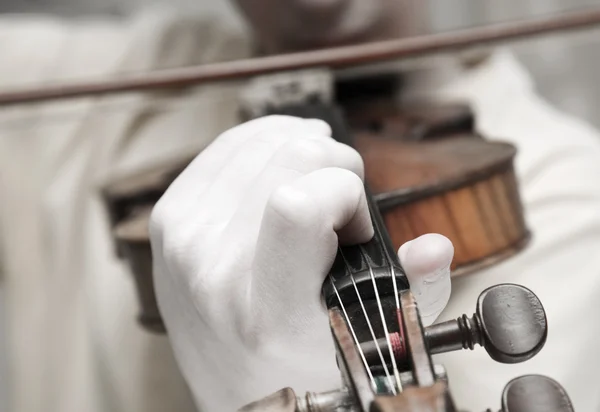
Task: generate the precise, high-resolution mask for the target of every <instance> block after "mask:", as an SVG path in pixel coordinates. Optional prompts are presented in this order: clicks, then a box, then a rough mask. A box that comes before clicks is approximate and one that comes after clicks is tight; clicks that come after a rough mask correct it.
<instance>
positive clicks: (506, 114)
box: [439, 53, 600, 411]
mask: <svg viewBox="0 0 600 412" xmlns="http://www.w3.org/2000/svg"><path fill="white" fill-rule="evenodd" d="M448 93H449V95H450V96H453V97H458V98H462V99H466V100H468V101H470V102H471V104H472V105H473V108H474V110H475V113H476V116H477V128H478V129H479V130H480V131H481V132H482V133H483V134H484V135H486V136H488V137H490V138H491V139H497V140H504V141H509V142H511V143H513V144H515V145H516V146H517V149H518V155H517V159H516V169H517V176H518V179H519V183H520V188H521V194H522V199H523V202H524V206H525V213H526V221H527V223H528V226H529V228H530V229H531V231H532V234H533V239H532V242H531V244H530V245H529V246H528V247H527V248H526V249H525V250H524V251H522V252H521V253H519V254H518V255H517V256H515V257H512V258H510V259H508V260H507V261H505V262H503V263H501V264H499V265H497V266H495V267H492V268H490V269H487V270H484V271H481V272H479V273H475V274H473V275H470V276H465V277H463V278H457V279H454V281H453V285H452V287H453V290H452V297H451V302H450V304H449V305H448V307H447V309H446V311H445V312H444V314H443V316H442V319H440V320H448V319H452V318H456V317H458V316H460V315H462V314H463V313H466V314H468V315H469V316H470V315H471V314H472V313H473V312H474V309H475V302H476V299H477V297H478V295H479V293H480V292H481V291H482V290H483V289H485V288H486V287H489V286H491V285H494V284H498V283H503V282H510V283H519V284H522V285H524V286H526V287H528V288H530V289H532V290H533V291H534V292H535V293H536V294H537V295H538V296H539V298H540V299H541V301H542V303H543V304H544V307H545V309H546V312H547V316H548V323H549V335H548V340H547V343H546V345H545V347H544V348H543V349H542V351H541V352H540V353H539V354H538V355H537V356H536V357H535V358H533V359H532V360H530V361H528V362H525V363H522V364H518V365H501V364H497V363H495V362H494V361H492V360H491V359H489V357H488V356H487V354H486V353H485V350H483V349H482V348H479V349H478V350H475V351H474V352H470V351H464V352H458V353H452V354H445V355H440V356H439V360H440V361H441V362H442V363H444V364H445V365H446V366H447V368H448V374H449V379H450V385H451V388H452V390H453V392H454V394H455V397H456V400H457V403H458V407H460V408H468V409H469V410H484V409H485V408H487V407H491V408H492V409H494V410H496V409H498V407H499V402H500V395H501V391H502V389H503V387H504V385H505V384H506V383H507V382H508V381H509V380H510V379H512V378H514V377H516V376H519V375H523V374H529V373H540V374H545V375H548V376H550V377H552V378H554V379H556V380H557V381H559V382H560V383H561V384H562V385H564V387H565V388H566V390H567V391H568V393H569V395H570V397H571V399H572V401H573V403H574V407H575V410H578V411H596V410H600V391H598V385H599V384H598V379H597V377H596V375H597V374H596V371H597V370H598V368H600V355H598V350H597V348H598V347H599V346H600V325H599V324H598V322H597V316H598V314H600V298H599V297H600V134H599V133H598V132H597V131H596V130H594V129H593V128H592V127H590V126H589V125H587V124H585V123H584V122H582V121H579V120H576V119H573V118H571V117H569V116H567V115H565V114H563V113H560V112H558V111H557V110H555V109H554V108H553V107H551V106H550V105H548V104H547V103H546V102H545V101H543V100H542V99H540V98H539V97H538V96H537V95H536V93H535V91H534V88H533V86H532V84H531V82H530V80H529V79H528V77H527V74H526V73H525V72H524V71H523V70H522V69H521V68H520V67H519V66H518V64H517V63H516V62H515V61H514V60H513V58H512V57H511V56H510V55H509V54H505V53H499V54H497V55H496V56H494V57H493V58H492V59H491V60H490V62H488V63H487V64H485V65H483V67H481V68H478V69H476V70H474V71H473V72H472V73H469V74H467V76H465V78H464V79H463V80H462V81H461V82H459V83H457V84H455V85H453V86H452V87H451V88H450V89H449V90H448Z"/></svg>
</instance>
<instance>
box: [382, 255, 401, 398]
mask: <svg viewBox="0 0 600 412" xmlns="http://www.w3.org/2000/svg"><path fill="white" fill-rule="evenodd" d="M385 255H386V257H387V261H388V263H389V265H390V272H391V273H392V284H393V285H394V298H395V300H396V311H397V313H400V299H399V297H398V295H399V294H400V293H399V292H398V284H397V283H396V270H395V269H394V263H393V262H392V260H391V259H390V257H389V255H388V254H387V253H386V254H385ZM400 322H401V321H400V319H398V323H400ZM398 327H399V328H400V331H402V325H400V324H398ZM390 343H391V342H388V345H389V348H390V351H391V348H392V346H391V345H390ZM403 344H404V342H403ZM392 370H393V371H394V376H395V377H396V383H397V384H398V390H399V391H400V392H402V383H401V382H400V372H399V370H398V365H397V364H396V357H395V356H392Z"/></svg>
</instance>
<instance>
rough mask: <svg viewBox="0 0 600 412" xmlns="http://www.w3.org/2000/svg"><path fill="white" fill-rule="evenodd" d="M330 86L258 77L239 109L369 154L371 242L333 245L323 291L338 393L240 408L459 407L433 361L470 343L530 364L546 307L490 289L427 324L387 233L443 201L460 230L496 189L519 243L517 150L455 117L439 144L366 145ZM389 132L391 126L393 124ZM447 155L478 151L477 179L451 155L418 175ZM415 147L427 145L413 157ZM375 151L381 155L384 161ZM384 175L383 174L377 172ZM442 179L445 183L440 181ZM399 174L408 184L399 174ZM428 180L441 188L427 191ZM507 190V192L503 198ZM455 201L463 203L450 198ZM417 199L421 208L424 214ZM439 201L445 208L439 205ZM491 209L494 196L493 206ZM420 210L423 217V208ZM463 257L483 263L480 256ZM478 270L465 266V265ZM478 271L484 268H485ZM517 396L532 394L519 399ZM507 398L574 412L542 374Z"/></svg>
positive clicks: (507, 289)
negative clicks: (290, 120)
mask: <svg viewBox="0 0 600 412" xmlns="http://www.w3.org/2000/svg"><path fill="white" fill-rule="evenodd" d="M331 80H332V77H331V76H330V73H329V72H328V71H326V70H317V71H311V72H304V73H293V74H280V75H271V76H265V77H264V78H259V79H256V80H255V82H254V84H252V85H251V86H250V87H249V88H248V89H247V92H246V93H245V94H244V95H243V96H242V99H243V105H242V107H243V108H244V107H246V108H247V110H246V112H247V113H253V114H254V115H257V116H264V115H268V114H287V115H293V116H297V117H303V118H319V119H321V120H324V121H326V122H327V123H329V125H330V126H331V128H332V137H333V138H334V139H336V140H337V141H339V142H341V143H345V144H347V145H350V146H353V147H355V148H357V149H358V150H359V151H360V152H361V154H363V156H364V153H365V150H366V148H369V149H368V150H371V152H370V153H371V155H370V156H372V157H369V156H366V159H373V161H372V162H371V163H369V161H368V160H366V162H365V163H366V168H365V180H366V182H365V193H366V196H367V203H368V205H369V211H370V214H371V219H372V222H373V229H374V233H375V234H374V236H373V238H372V239H371V240H370V241H368V242H367V243H364V244H360V245H354V246H343V247H342V246H340V247H339V248H338V252H337V255H336V258H335V261H334V263H333V265H332V268H331V270H330V272H329V274H328V275H327V277H326V279H325V281H324V284H323V289H322V295H323V299H324V302H325V304H326V306H327V309H328V313H329V321H330V327H331V331H332V336H333V340H334V342H335V347H336V352H337V360H338V366H339V369H340V374H341V377H342V382H343V383H342V387H341V388H340V389H339V390H337V391H332V392H328V393H320V394H319V393H307V394H306V395H305V396H300V397H299V396H297V395H296V394H295V393H294V392H293V390H292V389H290V388H285V389H282V390H281V391H279V392H277V393H275V394H273V395H271V396H269V397H267V398H265V399H262V400H259V401H257V402H255V403H252V404H250V405H247V406H245V407H243V408H242V409H240V412H253V411H265V410H268V411H273V412H275V411H277V412H283V411H290V412H291V411H303V412H317V411H321V412H335V411H360V412H400V411H406V412H428V411H432V412H433V411H435V412H453V411H456V410H457V409H456V406H455V405H454V402H453V400H452V396H451V391H450V387H449V384H448V379H447V376H446V374H445V372H444V369H443V367H440V366H439V365H435V364H434V363H433V361H432V358H431V356H432V355H433V354H437V353H443V352H448V351H454V350H461V349H474V347H475V346H476V345H480V346H483V347H484V348H485V350H486V351H487V352H488V354H489V355H490V357H491V358H492V359H494V360H496V361H498V362H502V363H508V364H512V363H518V362H523V361H526V360H528V359H531V358H532V357H533V356H535V355H536V354H537V353H539V351H540V350H541V349H542V348H543V346H544V343H545V342H546V338H547V334H548V322H547V319H546V315H545V312H544V308H543V305H542V303H541V302H540V301H539V299H538V298H537V296H536V295H535V294H534V293H533V292H532V291H531V290H528V289H527V288H525V287H523V286H519V285H514V284H503V285H497V286H493V287H490V288H488V289H486V290H484V291H482V293H481V295H480V296H479V299H478V301H477V305H476V310H475V314H474V315H473V316H472V317H468V316H467V315H463V316H461V317H459V318H458V319H456V320H453V321H448V322H444V323H440V324H436V325H433V326H431V327H428V328H424V327H423V325H422V323H421V319H420V315H419V309H418V305H417V302H416V300H415V298H414V296H413V295H412V293H411V292H410V288H409V287H410V285H409V283H408V279H407V277H406V275H405V273H404V270H403V268H402V266H401V264H400V262H399V259H398V257H397V254H396V250H397V245H394V242H393V240H392V238H391V236H390V231H396V230H399V231H400V233H401V234H403V235H406V233H407V230H406V227H404V226H402V225H398V222H399V221H400V220H399V219H406V220H409V219H410V217H406V216H402V212H403V211H404V210H406V209H404V208H406V207H407V205H410V206H411V207H412V208H414V210H415V213H416V214H417V215H418V214H419V213H422V215H426V212H428V211H431V209H429V210H428V209H427V208H430V207H431V206H429V203H431V202H433V203H435V202H438V199H439V198H442V199H444V200H445V202H446V203H447V205H448V206H447V209H446V210H445V212H447V213H448V214H449V215H452V213H453V212H454V210H455V209H453V208H452V206H453V204H455V207H456V212H458V213H460V212H461V211H464V212H465V215H464V219H467V220H468V222H467V221H465V225H466V224H467V223H468V224H469V225H470V226H473V225H474V223H473V222H474V220H473V219H472V218H469V216H468V215H469V214H470V213H472V212H473V209H472V208H471V209H469V208H468V206H469V205H472V206H479V207H481V209H477V211H478V212H483V211H484V210H485V209H486V208H485V206H486V205H484V204H482V203H477V201H476V200H473V199H477V197H476V196H477V195H476V193H478V192H479V191H481V192H485V191H486V190H489V193H494V192H493V191H494V190H496V188H497V189H500V190H506V192H505V194H507V195H508V196H507V198H508V199H510V200H507V199H506V198H504V199H505V202H506V203H508V204H510V201H513V202H515V203H514V204H513V205H511V206H510V207H509V208H508V209H503V208H502V207H498V208H497V210H500V211H501V212H500V213H499V214H498V217H497V218H498V219H500V218H506V217H508V216H510V217H512V218H515V223H518V224H517V225H516V227H515V229H520V230H521V232H520V233H519V234H520V235H521V236H524V238H526V237H527V230H526V229H525V225H524V223H523V219H522V216H520V217H518V216H517V217H515V215H514V213H517V212H519V211H521V210H522V209H521V207H520V202H519V199H518V190H517V189H516V182H515V181H514V171H513V170H512V162H511V161H512V158H513V156H514V148H512V147H511V146H510V145H505V144H493V143H489V142H485V140H483V139H481V138H478V137H477V136H473V135H469V134H468V133H467V134H466V135H464V132H461V131H460V130H461V127H460V126H458V124H459V123H461V122H456V121H455V122H454V123H453V124H454V126H455V127H454V129H455V130H453V131H452V132H450V133H449V134H450V136H446V137H439V136H438V138H440V139H442V140H441V143H440V141H438V142H437V143H434V144H433V146H432V145H429V146H428V145H426V146H421V145H422V144H423V143H416V146H414V147H412V148H411V145H407V142H405V141H402V139H401V138H394V136H390V133H380V135H379V136H377V137H374V136H370V137H369V134H368V133H366V132H364V131H362V130H360V127H359V128H358V131H357V132H353V131H352V129H351V128H350V127H349V123H350V122H348V121H346V119H345V116H344V113H343V108H342V107H341V106H340V105H338V104H337V102H336V101H335V100H334V99H333V98H332V95H333V93H332V90H331V87H330V88H325V89H323V86H324V85H327V84H330V85H332V84H333V83H332V82H330V81H331ZM328 81H329V82H328ZM363 113H365V116H364V118H365V119H371V120H373V118H372V117H370V116H369V113H367V112H363ZM400 115H401V114H400V113H399V112H397V111H391V112H390V115H389V116H379V117H378V119H379V121H380V124H379V125H377V126H376V128H378V129H381V124H384V125H385V124H387V123H389V122H392V121H393V120H394V119H396V120H397V119H398V117H399V116H400ZM404 115H405V116H406V114H404ZM408 117H411V116H408ZM412 117H413V118H414V116H412ZM434 117H435V116H434ZM440 119H442V121H441V122H442V123H443V121H444V120H443V119H444V116H441V117H438V118H437V120H438V121H437V122H435V121H434V122H433V123H434V124H435V123H437V124H438V125H439V123H440V121H439V120H440ZM454 120H456V117H454ZM353 121H355V122H359V123H360V121H361V119H357V118H353ZM423 125H424V123H423V122H421V133H422V135H421V136H420V137H419V138H418V139H417V140H420V139H423V138H426V135H427V133H424V132H423V130H427V127H424V126H423ZM384 128H385V126H384ZM389 129H391V130H394V129H393V128H390V127H388V130H389ZM451 129H452V128H451ZM355 130H356V129H355ZM430 130H431V128H430ZM365 133H366V134H365ZM442 135H443V134H442ZM405 136H406V134H405ZM413 136H414V134H413ZM465 141H467V143H468V144H465V143H464V142H465ZM373 142H376V143H373ZM473 144H474V146H475V149H472V151H471V150H469V149H468V148H469V147H471V145H473ZM480 144H481V145H480ZM486 145H491V146H489V147H487V151H488V152H490V153H489V154H486V153H485V151H484V149H485V148H486ZM449 147H456V148H457V149H455V150H456V151H460V150H465V149H466V150H467V152H466V154H467V156H465V157H463V158H461V157H457V158H458V159H462V160H465V159H468V158H469V157H471V156H473V153H475V154H481V153H483V155H481V156H479V157H477V156H474V157H476V159H475V163H477V165H478V166H480V170H479V173H478V174H474V172H473V171H472V170H473V169H471V168H470V167H451V164H452V161H453V160H455V159H454V158H453V157H452V156H450V160H449V161H448V163H449V164H450V166H448V165H442V166H441V167H434V168H433V169H434V171H433V172H431V173H426V172H424V171H421V169H418V168H416V167H415V165H416V164H418V162H419V161H421V162H422V161H423V160H422V159H421V158H420V156H423V157H425V156H431V154H432V153H435V152H436V151H437V152H438V153H445V152H449V153H453V152H452V151H451V150H450V149H449ZM418 148H424V149H421V150H422V152H421V153H419V149H418ZM361 149H362V150H361ZM373 153H378V154H379V157H377V156H375V154H373ZM385 154H387V155H389V159H390V160H381V158H382V157H383V156H384V155H385ZM432 158H433V161H431V160H429V161H426V162H424V164H425V165H429V164H433V163H434V162H435V161H436V160H441V161H442V162H443V161H444V160H448V159H447V158H446V157H440V156H438V157H437V158H436V157H435V156H433V157H432ZM414 159H416V160H414ZM390 166H396V167H390ZM411 168H413V169H411ZM386 169H387V170H386ZM415 169H416V171H415ZM383 171H385V172H386V173H382V172H383ZM378 172H379V173H378ZM444 172H445V173H446V174H445V176H446V180H445V181H443V180H442V181H437V180H436V179H439V176H443V175H444V174H443V173H444ZM403 173H406V174H407V175H408V176H409V177H408V178H402V177H401V175H402V174H403ZM389 175H392V177H391V178H389V179H388V178H385V179H382V178H381V176H389ZM511 178H512V179H511ZM426 182H437V183H436V184H435V185H429V187H425V185H424V183H426ZM419 185H421V186H419ZM395 186H399V187H398V188H396V189H395V190H396V191H392V192H391V194H388V193H387V192H383V193H382V195H380V197H379V201H381V202H383V203H384V206H387V208H386V207H384V208H383V210H384V212H383V213H382V212H381V209H382V207H381V205H380V204H378V202H377V201H376V197H375V196H374V195H373V193H374V191H373V189H372V188H373V187H377V188H378V189H382V188H388V189H389V188H392V187H395ZM400 186H402V187H400ZM426 189H427V190H426ZM511 189H514V191H513V192H510V191H509V190H511ZM465 190H467V191H469V192H468V193H469V194H472V198H470V197H469V196H465V195H464V194H462V193H463V191H465ZM415 193H416V194H415ZM457 193H458V194H457ZM455 196H456V198H458V199H460V200H462V201H460V202H459V201H456V200H455V199H456V198H455ZM511 196H512V199H511ZM498 197H500V196H498ZM385 202H388V203H387V204H386V203H385ZM421 202H425V204H427V205H428V206H423V204H422V203H421ZM443 203H444V201H442V202H441V204H443ZM493 203H494V202H493V201H492V197H490V204H493ZM487 206H490V205H487ZM492 207H495V206H492ZM419 209H425V210H421V212H419ZM461 209H462V210H461ZM464 209H467V210H464ZM386 211H388V212H387V213H386ZM389 211H391V212H389ZM503 213H505V214H503ZM384 215H387V219H384V217H383V216H384ZM430 216H431V218H432V220H434V222H433V223H432V224H431V226H429V227H433V228H441V227H443V226H442V223H441V222H443V218H442V219H438V220H435V219H436V216H435V214H433V215H430ZM457 216H460V215H457ZM438 217H439V216H438ZM488 223H489V222H488ZM494 223H499V222H494ZM423 227H428V226H426V225H424V226H423ZM388 228H390V229H388ZM436 230H437V229H436ZM482 231H483V230H482ZM412 233H413V234H414V232H412ZM470 233H476V230H472V231H471V232H469V233H464V232H463V235H465V237H467V236H468V235H469V234H470ZM400 236H401V235H398V237H400ZM507 238H508V237H507ZM505 239H506V238H505ZM497 244H498V245H500V244H502V242H500V241H499V242H497ZM503 245H504V246H503V247H505V246H506V244H503ZM483 250H484V249H483V248H481V249H479V250H478V251H479V253H480V254H481V253H482V252H483ZM502 250H503V249H502V248H499V249H498V250H494V251H493V253H495V254H496V255H498V254H500V253H502ZM469 251H471V250H470V249H465V250H464V252H465V255H464V256H467V252H469ZM469 256H470V257H471V258H472V257H477V258H479V257H480V255H476V254H475V253H472V254H471V255H469ZM493 259H494V258H492V260H493ZM495 259H497V257H496V258H495ZM473 264H474V263H470V265H471V266H472V265H473ZM477 264H479V265H481V262H478V263H477ZM524 393H527V394H528V395H527V396H525V395H524ZM502 399H503V400H502V402H503V411H505V412H516V411H529V412H531V411H538V410H539V411H542V410H543V411H547V412H548V411H565V412H567V411H572V410H573V408H572V405H571V402H570V400H569V398H568V395H567V394H566V393H565V391H564V389H563V388H562V387H561V386H560V385H559V384H558V383H557V382H555V381H554V380H552V379H550V378H548V377H544V376H538V375H529V376H524V377H521V378H517V379H515V380H513V381H511V382H509V384H508V385H507V386H506V388H505V391H504V393H503V398H502Z"/></svg>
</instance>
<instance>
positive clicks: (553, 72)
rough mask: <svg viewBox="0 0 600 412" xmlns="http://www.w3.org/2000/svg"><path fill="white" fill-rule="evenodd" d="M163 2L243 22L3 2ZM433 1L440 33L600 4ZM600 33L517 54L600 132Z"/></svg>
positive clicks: (546, 90)
mask: <svg viewBox="0 0 600 412" xmlns="http://www.w3.org/2000/svg"><path fill="white" fill-rule="evenodd" d="M161 1H164V3H166V4H168V5H169V6H171V7H177V8H179V9H181V10H190V11H193V12H196V13H211V14H214V15H216V16H218V17H219V18H221V19H223V20H224V21H227V22H228V23H229V24H231V25H243V24H244V23H243V22H242V20H241V18H240V17H239V16H238V15H237V13H236V10H235V9H234V8H233V6H232V4H231V2H230V1H226V0H0V13H2V14H6V13H32V14H54V15H59V16H63V17H65V18H67V19H71V18H81V17H84V18H89V17H97V16H105V17H111V18H114V19H121V18H124V17H127V16H128V15H130V14H132V13H134V12H136V11H137V10H139V9H141V8H144V7H146V6H148V5H149V4H151V3H158V4H160V3H161ZM365 1H367V0H365ZM428 3H429V12H430V16H429V17H430V20H431V22H432V27H433V29H434V30H435V31H445V30H452V29H459V28H464V27H469V26H476V25H484V24H487V23H493V22H501V21H507V20H512V19H519V18H525V17H533V16H540V15H545V14H549V13H558V12H561V11H567V10H572V9H576V8H579V7H585V6H591V5H600V1H592V0H561V1H559V0H428ZM599 32H600V29H595V30H587V31H585V32H582V33H571V34H569V35H568V36H560V35H558V36H555V35H553V36H549V37H546V38H543V39H535V40H530V41H527V42H525V43H520V44H518V45H516V46H514V50H515V51H516V53H517V55H518V57H519V58H520V59H521V61H522V62H523V63H524V64H525V66H526V67H527V68H528V69H529V70H530V71H531V73H532V74H533V77H534V78H535V80H536V83H537V86H538V90H539V92H540V94H541V95H542V96H543V97H545V98H546V99H548V100H549V101H550V102H551V103H552V104H553V105H554V106H556V107H558V108H559V109H561V110H563V111H565V112H567V113H570V114H572V115H575V116H577V117H580V118H583V119H585V120H587V121H588V122H590V123H591V124H593V125H595V126H596V127H599V128H600V82H598V81H597V73H600V47H598V46H600V36H598V34H599ZM1 41H2V40H1V39H0V56H1V50H2V44H1ZM1 58H2V57H0V59H1ZM0 250H1V249H0ZM1 258H2V256H0V259H1ZM1 267H2V265H1V264H0V269H1ZM2 302H3V289H2V287H1V286H0V315H1V316H2V317H4V314H5V312H4V310H3V305H2ZM0 337H1V338H2V339H0V354H1V357H0V410H6V405H5V404H3V402H4V401H5V400H6V398H7V396H6V394H7V387H6V383H7V371H6V367H5V365H6V359H7V358H6V350H5V345H4V341H5V339H4V337H5V331H4V328H3V324H2V322H0Z"/></svg>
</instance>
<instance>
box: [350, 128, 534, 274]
mask: <svg viewBox="0 0 600 412" xmlns="http://www.w3.org/2000/svg"><path fill="white" fill-rule="evenodd" d="M355 140H356V147H357V150H358V151H359V152H360V154H361V155H362V157H363V160H364V162H365V175H366V176H367V179H368V181H369V183H370V185H371V189H372V191H373V193H374V196H375V200H376V202H377V204H378V207H379V210H380V212H381V213H382V215H383V218H384V220H385V224H386V227H387V229H388V231H389V234H390V237H391V239H392V242H393V244H394V246H395V247H396V248H398V247H400V246H401V245H402V244H404V243H405V242H407V241H409V240H411V239H415V238H417V237H419V236H421V235H424V234H426V233H439V234H442V235H444V236H446V237H448V238H449V239H450V240H451V241H452V243H453V244H454V250H455V254H454V261H453V263H452V268H451V269H452V276H460V275H463V274H467V273H471V272H473V271H476V270H480V269H483V268H485V267H488V266H490V265H494V264H495V263H497V262H499V261H501V260H503V259H505V258H507V257H509V256H511V255H513V254H514V253H516V252H518V251H519V250H521V249H522V248H523V247H525V245H526V244H527V243H528V240H529V238H530V232H529V230H528V229H527V226H526V223H525V218H524V213H523V206H522V203H521V198H520V194H519V189H518V182H517V179H516V176H515V171H514V162H513V161H514V157H515V154H516V149H515V147H514V146H512V145H510V144H507V143H501V142H489V141H486V140H484V139H482V138H477V137H475V136H474V135H473V132H470V131H463V132H454V133H449V134H448V135H446V136H444V137H443V138H439V139H435V140H427V139H426V140H421V141H399V140H398V139H396V138H395V136H389V135H388V136H386V135H383V134H381V133H380V134H375V133H372V132H368V131H361V132H359V133H357V134H356V137H355Z"/></svg>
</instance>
